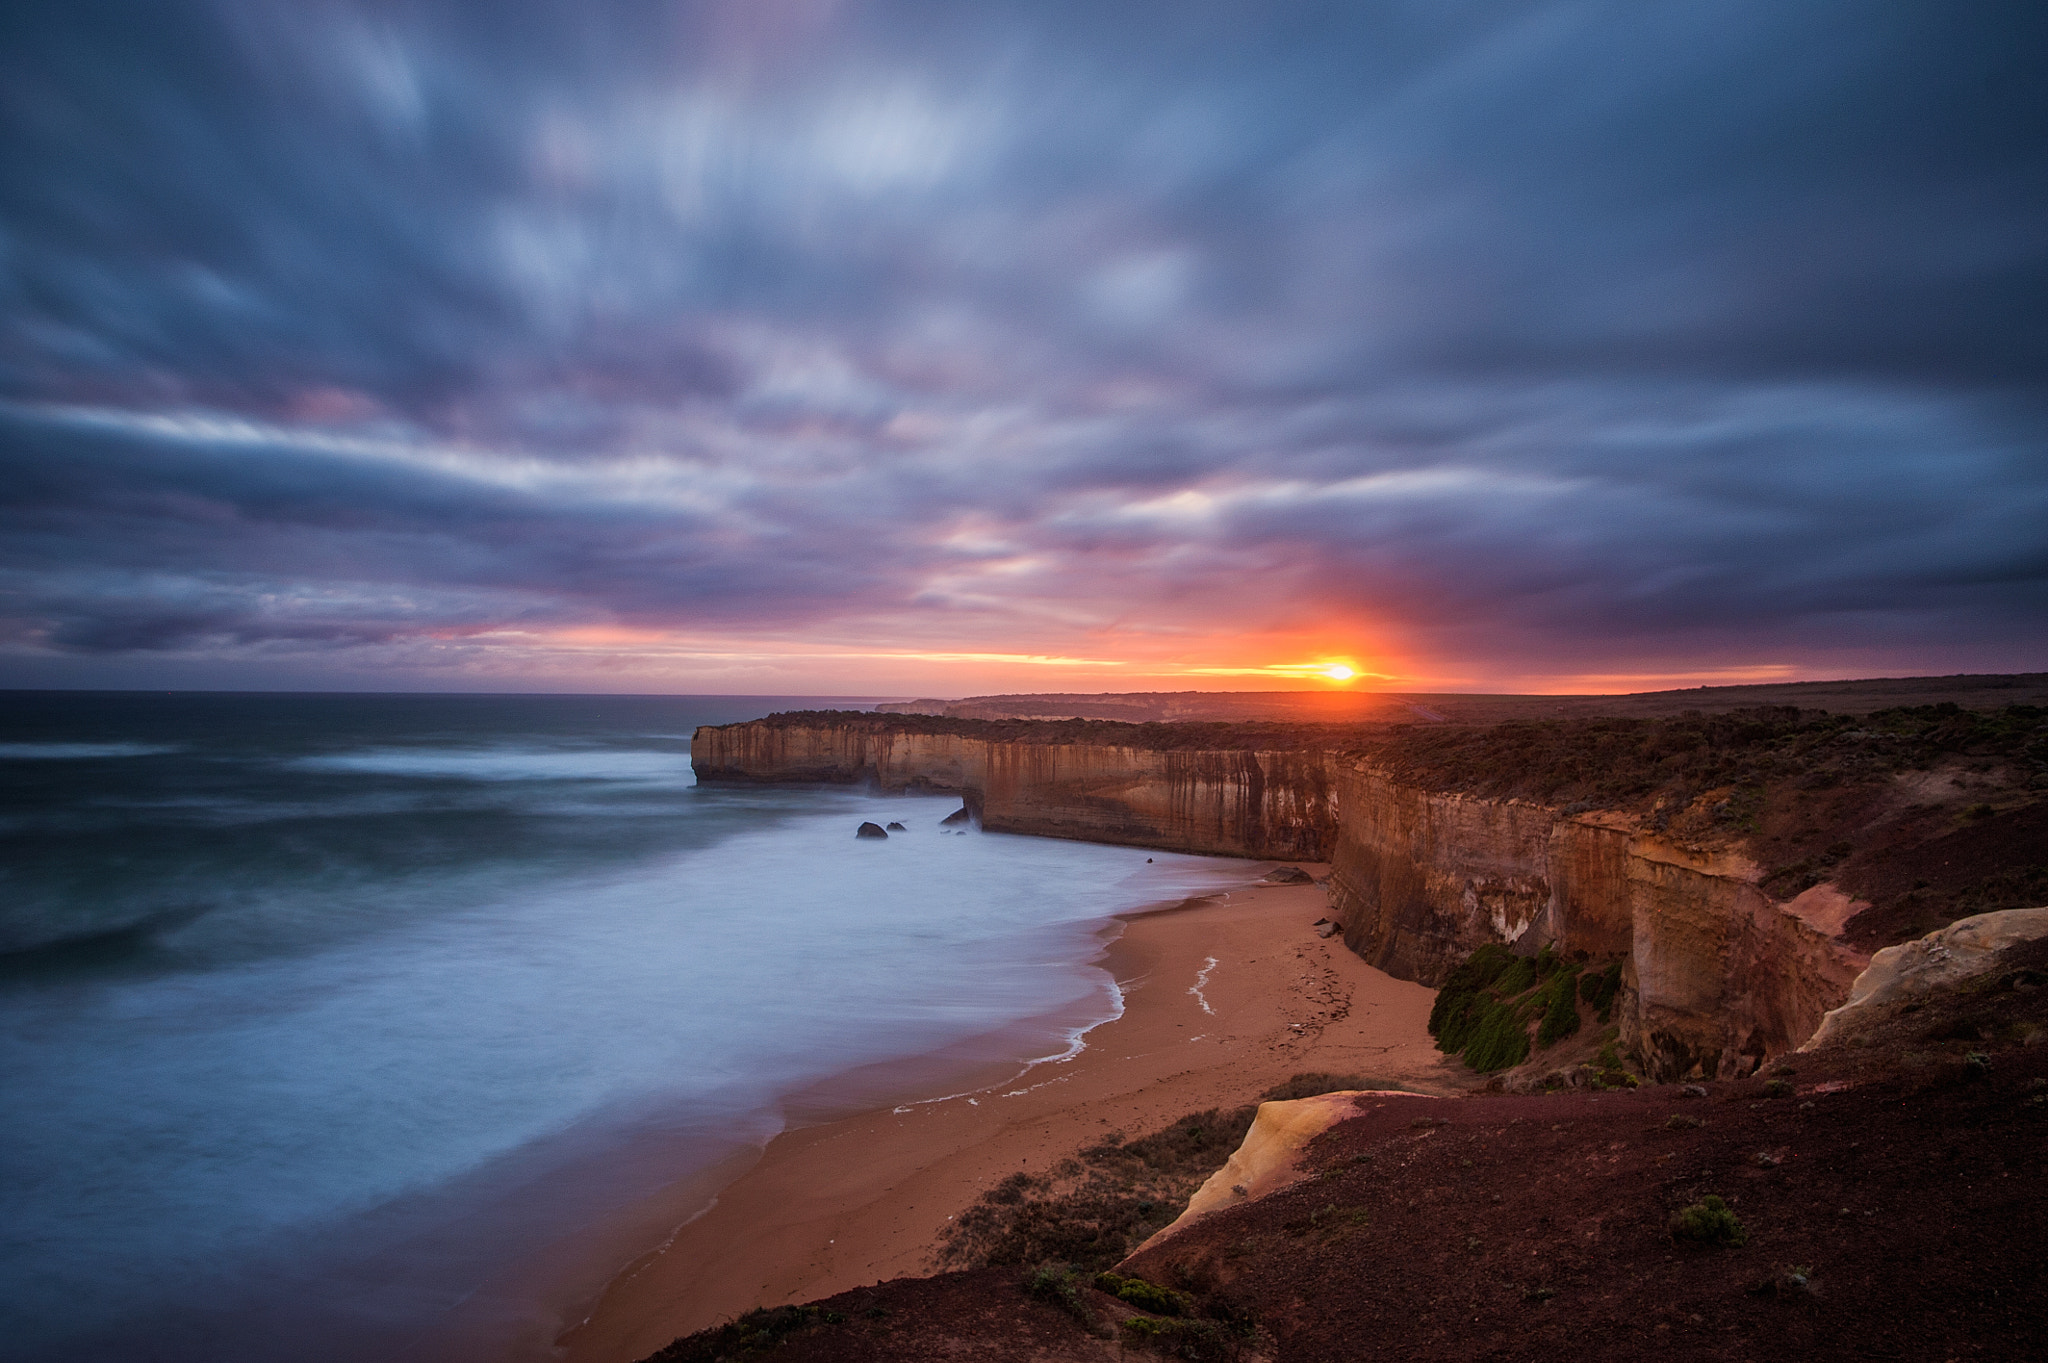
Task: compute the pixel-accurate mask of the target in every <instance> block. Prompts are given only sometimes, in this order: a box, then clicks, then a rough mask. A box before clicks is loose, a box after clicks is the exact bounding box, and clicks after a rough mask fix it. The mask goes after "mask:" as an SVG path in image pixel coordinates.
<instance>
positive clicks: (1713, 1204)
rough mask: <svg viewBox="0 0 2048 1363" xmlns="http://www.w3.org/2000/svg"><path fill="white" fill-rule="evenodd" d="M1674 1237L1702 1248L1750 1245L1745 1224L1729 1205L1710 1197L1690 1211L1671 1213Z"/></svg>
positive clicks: (1689, 1209) (1688, 1209)
mask: <svg viewBox="0 0 2048 1363" xmlns="http://www.w3.org/2000/svg"><path fill="white" fill-rule="evenodd" d="M1671 1237H1672V1238H1673V1239H1674V1240H1691V1241H1693V1242H1695V1243H1697V1244H1703V1245H1728V1246H1731V1247H1732V1246H1736V1245H1741V1244H1744V1243H1747V1241H1748V1240H1749V1232H1748V1231H1747V1230H1745V1229H1743V1226H1742V1222H1740V1221H1738V1220H1737V1219H1736V1217H1735V1213H1734V1212H1732V1211H1730V1210H1729V1209H1728V1204H1727V1203H1726V1202H1724V1201H1722V1200H1721V1199H1720V1198H1719V1197H1716V1196H1715V1195H1714V1194H1712V1193H1709V1194H1707V1195H1706V1196H1705V1197H1703V1198H1701V1199H1700V1200H1699V1201H1697V1202H1695V1203H1693V1204H1692V1205H1691V1206H1690V1207H1682V1208H1680V1209H1679V1210H1678V1211H1675V1212H1673V1213H1671Z"/></svg>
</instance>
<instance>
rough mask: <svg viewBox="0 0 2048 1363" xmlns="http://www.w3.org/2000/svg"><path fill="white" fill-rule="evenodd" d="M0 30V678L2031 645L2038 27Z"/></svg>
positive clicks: (1465, 662)
mask: <svg viewBox="0 0 2048 1363" xmlns="http://www.w3.org/2000/svg"><path fill="white" fill-rule="evenodd" d="M4 22H5V24H6V32H5V33H4V35H0V36H4V37H5V39H6V41H5V42H4V43H0V79H4V82H5V86H6V88H7V90H8V92H9V93H8V96H7V97H6V100H5V101H4V103H0V137H4V146H5V148H6V150H5V151H4V152H0V395H4V396H5V397H6V399H7V405H6V406H5V407H4V409H0V477H4V479H5V485H4V487H0V537H4V538H0V615H4V617H5V618H6V620H7V622H8V623H7V624H6V626H5V629H6V635H5V640H6V641H5V642H4V643H0V657H4V658H6V659H9V660H11V661H8V662H4V663H0V666H8V667H17V668H20V667H29V666H30V665H31V664H34V663H35V662H36V660H37V659H49V658H57V657H63V656H70V657H97V658H105V659H115V658H119V657H123V656H127V655H135V656H142V655H159V656H161V655H170V654H176V655H177V656H179V657H184V658H190V659H203V660H211V661H213V662H216V663H218V664H219V665H220V666H222V667H224V668H227V669H229V670H230V671H232V667H233V665H234V663H235V660H236V659H238V658H241V659H244V660H247V661H249V663H250V665H251V666H252V667H253V666H255V665H256V663H257V662H258V661H261V660H264V659H275V658H278V657H284V656H292V657H301V658H302V659H303V666H304V668H305V669H306V672H307V675H309V676H313V675H318V674H319V672H320V670H321V669H323V668H328V669H339V670H341V671H347V672H349V673H350V675H357V674H358V673H361V672H363V671H365V670H369V671H374V670H375V669H376V668H378V667H403V668H415V669H417V668H425V669H429V670H431V669H432V668H434V667H437V666H442V665H443V663H442V662H436V661H434V659H436V658H441V659H443V660H445V659H446V658H447V657H449V656H452V654H451V653H450V650H455V651H456V652H460V649H461V648H464V647H474V648H478V649H482V648H489V649H494V650H498V651H499V654H502V658H503V659H506V660H509V659H512V658H515V657H517V656H520V655H519V653H518V650H519V649H521V648H527V649H529V650H530V652H529V653H528V654H527V655H525V656H530V657H534V658H538V657H539V656H540V655H539V653H538V652H534V651H531V650H538V649H540V648H541V647H542V645H541V644H540V643H536V642H534V641H535V640H539V639H543V638H550V639H551V638H556V637H557V636H559V635H560V634H561V632H562V631H572V630H576V629H586V630H602V629H623V630H628V631H641V632H642V633H643V634H646V635H647V637H660V638H662V639H666V640H671V641H682V642H679V643H674V644H673V647H671V645H668V644H665V645H663V648H664V650H669V651H668V652H665V654H664V656H665V657H669V658H670V662H671V663H674V659H675V658H677V657H684V656H687V655H688V652H689V649H690V648H696V649H697V650H698V651H699V653H700V654H701V655H702V657H704V658H705V659H707V660H708V659H710V658H711V656H712V655H713V654H718V653H720V652H724V653H730V654H739V653H747V652H748V651H749V650H752V649H767V650H768V651H769V652H775V651H776V650H778V649H779V650H788V649H791V648H795V646H796V645H797V644H798V643H802V642H804V641H809V642H810V643H814V644H818V645H820V646H821V647H826V648H827V650H828V651H829V650H830V649H846V648H855V649H857V648H858V647H859V646H861V645H867V646H870V647H871V651H874V650H875V649H879V651H882V652H887V651H889V650H890V649H891V648H894V649H896V650H897V651H899V652H903V653H906V654H908V653H916V654H918V655H919V656H921V657H925V658H926V659H927V660H928V661H929V664H930V666H932V667H933V668H936V669H939V670H935V671H932V672H930V673H927V674H924V675H928V676H929V677H931V678H932V681H931V683H930V684H931V685H932V686H934V687H940V686H942V685H943V682H942V680H941V679H942V678H944V677H946V676H949V675H952V674H949V673H947V672H945V671H944V670H943V668H944V660H943V658H942V657H941V656H940V655H956V654H957V655H961V656H966V655H973V656H975V657H978V658H1013V657H1014V658H1029V657H1032V656H1043V657H1065V658H1082V659H1088V658H1096V659H1103V660H1105V662H1114V661H1118V660H1119V659H1125V660H1128V661H1131V662H1133V663H1137V662H1142V661H1144V660H1146V659H1150V660H1152V661H1153V662H1155V663H1158V664H1159V665H1162V666H1164V665H1165V664H1166V663H1167V662H1171V661H1173V659H1172V658H1171V657H1170V656H1169V655H1171V654H1173V651H1174V650H1175V649H1177V648H1178V649H1183V650H1185V651H1187V656H1185V657H1181V658H1179V663H1180V664H1182V665H1213V666H1224V667H1235V666H1240V665H1251V666H1256V665H1262V664H1263V663H1264V662H1269V661H1274V660H1275V659H1274V658H1266V659H1253V658H1250V657H1248V656H1236V655H1233V656H1231V657H1227V658H1226V657H1212V656H1206V655H1204V656H1196V655H1197V654H1199V653H1202V651H1203V650H1208V651H1209V652H1212V653H1213V652H1214V651H1215V650H1217V649H1219V648H1225V649H1236V650H1238V651H1239V652H1240V653H1242V652H1245V651H1248V650H1256V649H1258V648H1263V647H1267V646H1268V644H1270V645H1271V646H1272V647H1274V648H1280V647H1282V645H1283V644H1287V645H1290V646H1291V645H1293V644H1297V643H1299V644H1304V645H1305V644H1306V642H1308V641H1309V640H1310V639H1311V636H1313V637H1314V639H1316V640H1321V641H1325V642H1327V643H1328V644H1329V646H1330V647H1331V648H1335V647H1336V646H1337V641H1339V640H1341V639H1344V638H1349V639H1352V640H1353V641H1355V644H1356V648H1355V649H1354V652H1363V651H1365V650H1368V649H1374V650H1380V651H1382V652H1383V653H1385V654H1387V655H1389V656H1398V657H1399V658H1400V659H1401V660H1402V662H1403V664H1404V665H1405V666H1406V667H1407V668H1408V669H1409V670H1410V671H1411V672H1414V673H1418V674H1428V675H1437V676H1447V675H1453V674H1456V675H1460V676H1467V677H1482V676H1505V675H1510V674H1513V675H1521V674H1523V673H1527V672H1540V671H1541V670H1542V669H1543V668H1546V667H1550V668H1555V669H1565V670H1569V671H1573V672H1582V673H1583V672H1594V671H1601V670H1603V669H1604V670H1606V671H1608V672H1619V671H1627V670H1629V669H1631V668H1634V669H1636V670H1639V671H1640V670H1643V669H1644V668H1646V667H1647V668H1651V669H1653V670H1668V669H1670V668H1679V669H1685V668H1690V669H1692V670H1693V671H1694V672H1698V673H1700V674H1701V675H1704V674H1705V672H1707V671H1710V670H1712V669H1715V668H1727V667H1744V666H1751V665H1758V666H1762V665H1766V663H1767V664H1768V665H1770V666H1779V665H1780V659H1781V658H1783V657H1791V658H1792V661H1791V662H1790V663H1786V664H1784V665H1787V666H1793V667H1795V668H1796V667H1798V666H1802V665H1805V666H1815V667H1824V666H1830V665H1832V664H1829V663H1827V662H1825V661H1813V662H1810V663H1802V662H1801V661H1800V660H1801V659H1814V660H1823V659H1826V658H1839V657H1846V656H1854V657H1856V658H1859V659H1875V660H1878V664H1877V665H1883V664H1882V660H1883V659H1884V658H1886V657H1897V658H1900V659H1906V658H1909V657H1910V658H1911V659H1915V660H1922V661H1921V662H1916V663H1915V664H1914V665H1916V666H1918V665H1923V663H1924V660H1926V659H1930V658H1931V659H1936V660H1939V659H1941V658H1943V657H1944V656H1948V657H1953V658H1956V659H1968V660H1970V661H1971V663H1972V665H1997V666H2014V667H2017V666H2048V655H2044V654H2043V652H2042V649H2043V647H2044V646H2043V645H2042V644H2041V643H2040V642H2039V641H2041V640H2042V639H2044V638H2048V631H2044V630H2043V628H2042V626H2043V624H2044V623H2048V618H2044V617H2048V530H2044V528H2043V527H2044V526H2048V514H2044V512H2048V391H2044V385H2043V383H2042V379H2041V376H2042V375H2043V374H2048V337H2044V333H2043V331H2042V329H2041V328H2040V326H2039V324H2038V318H2037V317H2036V316H2035V313H2036V312H2037V311H2038V305H2037V303H2036V302H2035V301H2034V300H2038V299H2039V298H2041V297H2043V296H2044V295H2048V287H2044V286H2048V170H2044V166H2048V158H2044V157H2043V156H2042V155H2041V153H2042V150H2043V148H2042V147H2041V145H2040V142H2039V136H2038V130H2039V128H2040V127H2042V126H2044V125H2048V120H2044V118H2043V115H2044V114H2048V109H2044V107H2043V105H2044V103H2048V94H2044V92H2043V90H2042V87H2041V85H2040V82H2038V81H2037V80H2035V79H2034V78H2033V72H2034V70H2035V69H2036V68H2037V63H2038V59H2039V58H2040V57H2041V56H2042V55H2043V54H2044V50H2048V20H2044V19H2043V18H2042V17H2041V16H2040V15H2038V14H2037V13H2035V12H2034V9H2033V7H2028V6H2018V5H1997V4H1982V5H1957V6H1940V7H1933V6H1927V7H1921V6H1904V7H1892V8H1890V9H1887V10H1885V11H1884V12H1883V13H1881V14H1880V13H1873V12H1872V11H1870V10H1869V9H1868V8H1867V7H1863V6H1855V5H1850V4H1847V3H1842V4H1817V5H1808V6H1799V7H1791V8H1788V7H1784V6H1779V5H1770V4H1764V3H1737V4H1729V5H1719V6H1713V7H1652V8H1647V9H1646V8H1644V7H1641V6H1633V5H1624V4H1618V3H1578V2H1564V0H1559V2H1558V3H1550V4H1544V5H1537V6H1522V5H1516V6H1494V5H1470V6H1415V7H1397V6H1373V7H1350V6H1324V5H1312V4H1281V5H1266V6H1249V5H1237V4H1197V5H1188V4H1185V3H1182V4H1174V5H1167V4H1152V3H1140V2H1138V0H1131V2H1129V3H1120V4H1117V5H1111V6H1103V5H1081V4H1074V5H1067V4H1063V3H1034V4H1021V3H1020V4H1014V5H1011V4H991V5H977V6H968V7H962V6H957V5H950V4H937V3H931V4H920V3H907V2H906V3H825V0H763V3H758V4H750V5H746V6H729V5H711V4H700V5H679V6H673V7H663V8H659V9H656V8H650V7H646V6H640V5H631V4H624V3H619V4H607V3H592V4H588V5H581V6H559V5H552V4H544V3H538V0H534V2H533V3H514V4H510V5H507V6H503V7H493V8H492V10H491V12H490V13H489V14H488V15H485V14H484V13H482V12H480V11H478V10H476V9H475V8H474V7H470V6H464V5H458V4H454V3H446V4H432V3H429V4H422V5H416V6H410V7H407V8H405V9H403V10H390V9H388V8H385V7H373V6H367V5H354V4H348V3H341V0H335V2H334V3H322V4H316V5H305V6H291V7H277V6H270V5H261V4H255V3H240V2H238V0H221V2H220V3H214V4H204V3H198V2H197V0H184V2H182V3H173V4H161V3H157V4H132V5H130V4H116V3H81V4H78V5H74V6H64V7H59V8H55V9H51V8H47V7H45V8H44V9H43V10H41V11H28V10H25V11H23V12H21V13H18V14H13V15H10V16H9V17H8V19H7V20H5V21H4ZM592 637H596V636H592ZM620 637H624V636H620ZM636 637H637V636H636ZM463 640H469V641H472V643H471V644H461V643H460V641H463ZM490 640H497V641H498V642H476V641H490ZM519 640H526V641H527V642H526V643H523V644H522V643H519V642H518V641H519ZM1176 641H1177V642H1176ZM1232 641H1235V642H1232ZM549 646H550V647H552V646H553V645H549ZM1318 646H1319V647H1320V645H1318ZM562 647H563V648H565V649H569V650H570V652H571V653H573V654H574V656H575V658H577V659H581V660H583V661H580V662H576V663H574V664H573V666H584V665H586V664H589V665H594V664H590V661H589V660H590V659H591V658H592V657H593V656H595V655H593V654H592V653H590V652H589V651H588V650H586V649H584V648H583V646H581V645H577V646H575V647H574V648H571V647H570V645H568V644H563V645H562ZM1759 649H1763V650H1779V651H1780V652H1779V653H1778V654H1777V655H1774V657H1773V658H1772V659H1770V660H1766V662H1759V661H1758V658H1757V656H1756V650H1759ZM1120 650H1122V652H1120ZM1887 650H1889V652H1887ZM1944 650H1946V653H1944ZM797 651H801V650H800V649H799V650H797ZM499 654H494V655H493V656H499ZM465 656H468V655H465ZM564 656H567V655H566V654H565V655H564ZM1275 656H1276V658H1279V659H1282V660H1285V659H1292V658H1294V657H1296V656H1307V655H1305V654H1301V655H1298V654H1296V653H1285V654H1276V655H1275ZM1314 656H1322V654H1321V653H1316V654H1315V655H1314ZM1347 656H1348V655H1347ZM109 665H111V664H109ZM493 665H494V666H496V665H498V664H495V663H494V664H493ZM505 665H507V666H510V665H512V664H511V663H510V662H509V661H508V662H506V663H505ZM538 665H539V664H538V663H536V666H538ZM553 665H554V664H552V663H551V664H549V666H553ZM561 665H562V666H564V667H569V666H572V664H570V663H563V664H561ZM664 665H665V666H666V665H670V664H668V663H665V664H664ZM674 665H675V666H679V667H680V666H683V664H681V663H674ZM705 665H706V666H707V667H709V666H711V664H710V663H709V662H708V661H707V662H706V664H705ZM991 665H993V664H991ZM1902 665H1903V664H1902ZM819 666H820V667H821V668H823V667H825V666H826V665H825V664H819ZM1015 666H1016V667H1017V668H1018V669H1020V671H1019V672H1017V673H1016V674H1015V675H1016V676H1017V677H1018V678H1020V681H1019V683H1018V684H1021V678H1023V677H1026V676H1028V675H1029V669H1030V668H1031V667H1032V666H1033V665H1032V664H1030V663H1028V662H1018V663H1016V664H1015ZM20 675H28V674H27V673H22V674H20ZM67 675H72V674H67ZM407 675H413V674H412V673H408V674H407ZM551 675H552V674H551ZM677 675H679V676H680V675H683V674H682V673H678V674H677ZM816 676H817V678H818V682H819V684H820V685H822V686H826V687H828V688H829V687H830V685H831V684H832V683H831V682H830V679H829V675H828V672H827V671H819V672H817V673H816Z"/></svg>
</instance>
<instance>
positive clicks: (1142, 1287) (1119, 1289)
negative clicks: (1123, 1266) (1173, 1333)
mask: <svg viewBox="0 0 2048 1363" xmlns="http://www.w3.org/2000/svg"><path fill="white" fill-rule="evenodd" d="M1095 1286H1096V1288H1097V1289H1098V1290H1099V1291H1103V1292H1107V1293H1109V1295H1111V1296H1112V1297H1115V1298H1116V1299H1117V1300H1118V1301H1120V1302H1122V1303H1124V1304H1125V1305H1126V1306H1135V1307H1137V1308H1138V1309H1139V1310H1140V1311H1150V1312H1152V1313H1153V1314H1154V1315H1157V1316H1187V1315H1192V1314H1194V1309H1195V1300H1194V1298H1193V1297H1190V1296H1189V1295H1188V1294H1187V1293H1185V1292H1176V1291H1174V1290H1173V1289H1172V1288H1170V1287H1161V1286H1159V1284H1157V1283H1148V1282H1146V1281H1145V1280H1144V1279H1143V1278H1124V1277H1119V1276H1118V1275H1117V1274H1114V1273H1098V1274H1096V1275H1095Z"/></svg>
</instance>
